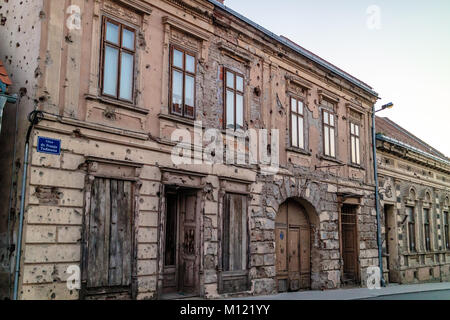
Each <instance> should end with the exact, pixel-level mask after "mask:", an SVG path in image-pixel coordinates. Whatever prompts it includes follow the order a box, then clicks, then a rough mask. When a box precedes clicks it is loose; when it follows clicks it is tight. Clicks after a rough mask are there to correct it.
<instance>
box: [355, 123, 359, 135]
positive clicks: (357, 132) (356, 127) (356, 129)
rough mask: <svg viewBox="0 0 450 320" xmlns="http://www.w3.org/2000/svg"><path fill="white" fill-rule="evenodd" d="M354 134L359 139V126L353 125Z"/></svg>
mask: <svg viewBox="0 0 450 320" xmlns="http://www.w3.org/2000/svg"><path fill="white" fill-rule="evenodd" d="M355 132H356V133H355V134H356V135H357V136H358V137H359V126H358V125H355Z"/></svg>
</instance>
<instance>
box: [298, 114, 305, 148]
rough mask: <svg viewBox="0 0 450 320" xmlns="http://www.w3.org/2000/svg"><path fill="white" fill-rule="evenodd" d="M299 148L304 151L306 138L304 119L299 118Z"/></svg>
mask: <svg viewBox="0 0 450 320" xmlns="http://www.w3.org/2000/svg"><path fill="white" fill-rule="evenodd" d="M298 137H299V141H298V147H299V148H302V149H304V148H305V143H304V141H305V137H304V136H303V118H302V117H298Z"/></svg>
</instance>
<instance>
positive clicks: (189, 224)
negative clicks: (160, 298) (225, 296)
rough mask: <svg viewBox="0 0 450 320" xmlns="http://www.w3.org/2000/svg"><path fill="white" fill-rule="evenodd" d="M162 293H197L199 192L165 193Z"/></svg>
mask: <svg viewBox="0 0 450 320" xmlns="http://www.w3.org/2000/svg"><path fill="white" fill-rule="evenodd" d="M166 201H167V204H166V227H165V245H164V246H165V252H164V271H163V273H164V278H163V279H164V280H163V293H175V292H180V293H190V294H196V293H198V285H199V274H198V273H199V267H198V264H199V254H200V252H199V247H198V229H199V226H198V221H197V218H198V214H197V210H198V206H197V193H195V192H189V191H184V192H183V191H177V192H168V193H167V194H166Z"/></svg>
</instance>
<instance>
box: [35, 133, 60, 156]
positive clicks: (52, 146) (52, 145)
mask: <svg viewBox="0 0 450 320" xmlns="http://www.w3.org/2000/svg"><path fill="white" fill-rule="evenodd" d="M37 151H38V152H41V153H48V154H54V155H58V156H59V155H60V154H61V140H58V139H51V138H45V137H38V145H37Z"/></svg>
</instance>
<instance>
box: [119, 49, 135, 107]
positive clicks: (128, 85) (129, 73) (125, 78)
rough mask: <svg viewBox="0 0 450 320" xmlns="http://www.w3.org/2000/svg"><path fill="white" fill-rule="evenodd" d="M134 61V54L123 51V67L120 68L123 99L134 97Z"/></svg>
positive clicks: (121, 95)
mask: <svg viewBox="0 0 450 320" xmlns="http://www.w3.org/2000/svg"><path fill="white" fill-rule="evenodd" d="M133 61H134V57H133V55H131V54H128V53H124V52H123V53H122V69H121V70H120V98H121V99H126V100H132V99H133V67H134V66H133Z"/></svg>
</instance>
